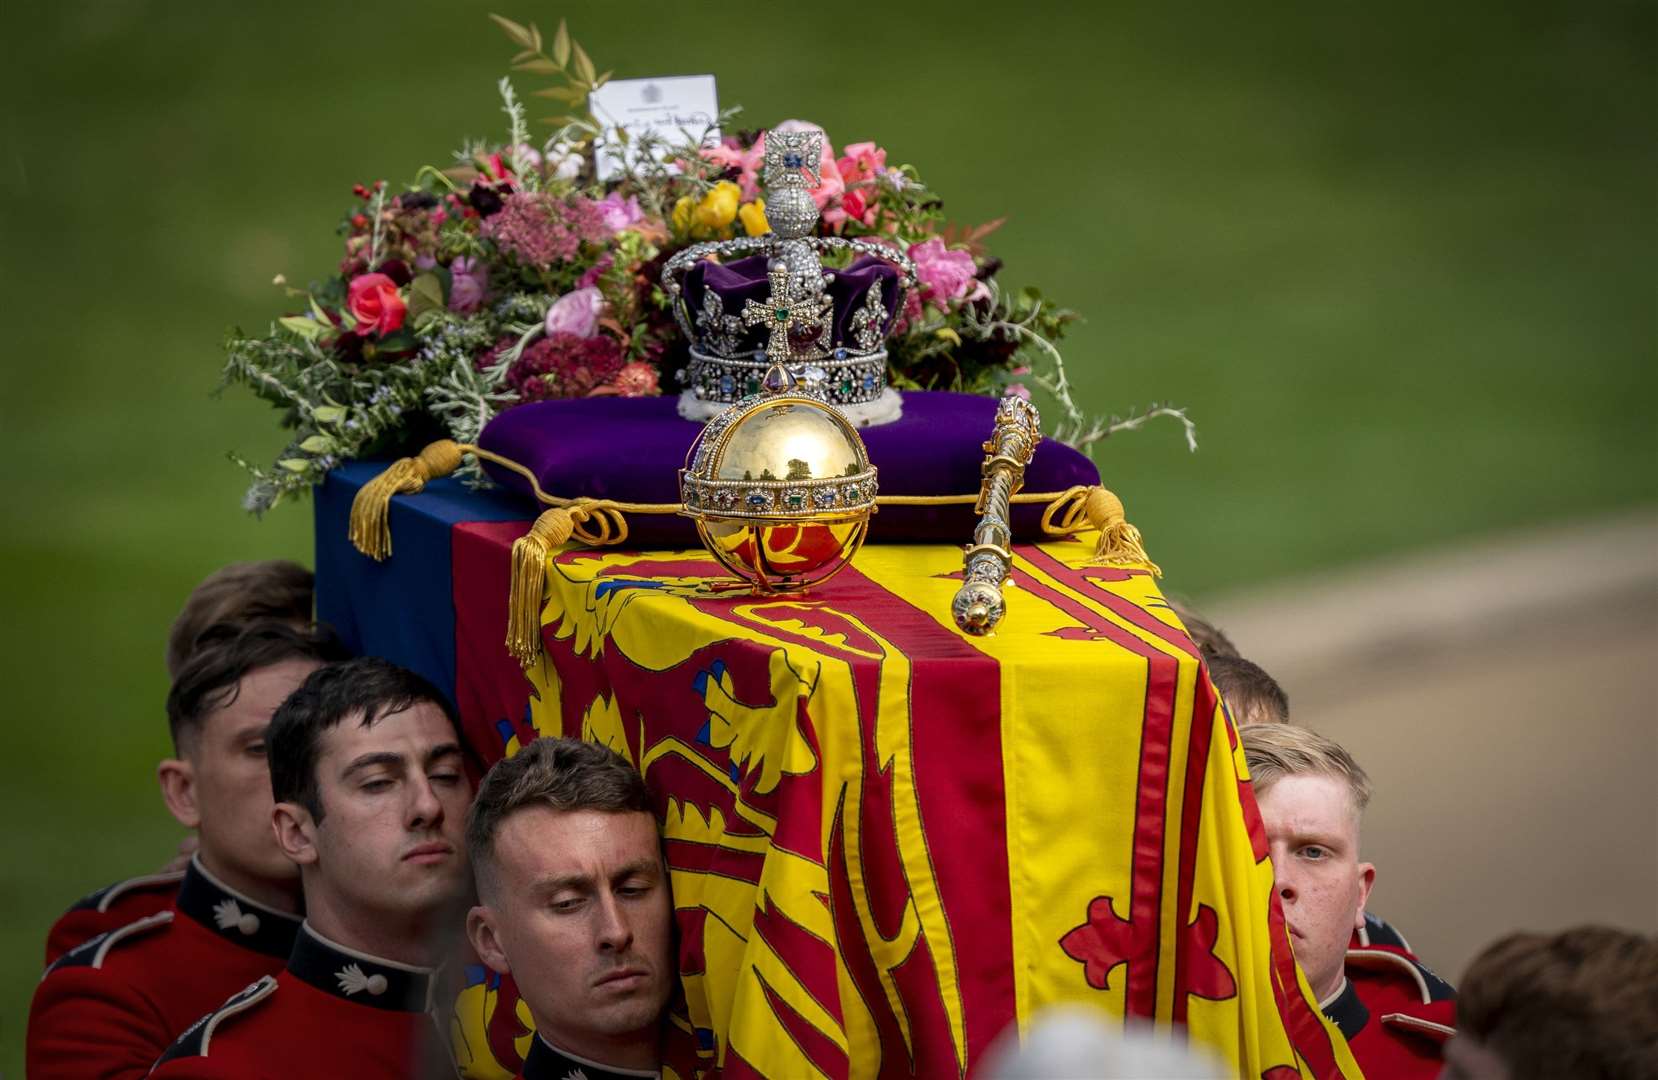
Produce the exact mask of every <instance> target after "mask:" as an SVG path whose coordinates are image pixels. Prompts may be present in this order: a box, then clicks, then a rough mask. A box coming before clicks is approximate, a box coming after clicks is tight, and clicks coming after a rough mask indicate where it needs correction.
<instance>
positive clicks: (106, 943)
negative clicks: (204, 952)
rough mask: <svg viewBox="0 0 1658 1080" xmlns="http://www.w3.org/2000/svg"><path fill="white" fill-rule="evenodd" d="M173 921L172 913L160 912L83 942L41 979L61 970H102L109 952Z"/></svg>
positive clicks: (56, 961) (55, 961) (53, 965)
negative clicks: (83, 968) (87, 968)
mask: <svg viewBox="0 0 1658 1080" xmlns="http://www.w3.org/2000/svg"><path fill="white" fill-rule="evenodd" d="M172 921H173V913H172V912H171V911H158V912H156V913H155V914H154V915H146V916H144V917H143V918H142V919H136V920H134V921H133V922H130V923H128V924H127V925H125V926H122V927H117V928H116V929H114V930H110V931H108V932H106V933H102V934H99V935H98V936H97V937H95V938H92V939H90V940H88V941H83V942H81V943H80V944H79V945H77V946H75V947H74V948H73V949H70V950H69V951H68V952H66V953H64V954H63V955H62V956H60V957H58V958H57V959H56V960H54V961H53V962H52V966H51V967H49V968H47V969H46V974H45V975H42V976H41V978H42V979H44V978H46V976H47V975H50V974H52V972H54V971H57V970H58V969H59V968H72V967H89V968H101V967H103V966H104V957H106V956H108V955H109V950H110V949H112V948H114V947H115V946H116V945H119V944H120V943H121V942H123V941H130V940H132V939H134V938H138V937H142V936H143V935H145V934H148V933H149V932H150V931H152V930H159V929H160V928H161V927H163V926H166V925H167V924H168V923H170V922H172Z"/></svg>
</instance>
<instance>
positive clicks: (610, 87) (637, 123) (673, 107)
mask: <svg viewBox="0 0 1658 1080" xmlns="http://www.w3.org/2000/svg"><path fill="white" fill-rule="evenodd" d="M587 105H588V108H589V109H591V110H592V111H593V117H594V119H596V120H597V121H598V122H599V125H600V126H601V127H604V128H607V129H608V128H621V129H623V130H624V131H626V132H627V133H628V140H629V145H628V146H627V147H621V146H618V145H616V143H615V141H614V140H613V139H611V140H606V141H604V142H602V143H600V145H599V146H598V148H597V150H598V169H599V179H600V180H601V181H603V180H610V179H613V178H614V177H616V176H617V175H619V174H621V173H623V172H626V171H627V167H628V161H629V160H630V159H629V157H626V156H624V151H626V152H627V153H628V154H631V153H632V152H633V149H632V148H633V146H634V145H635V144H636V143H637V141H638V137H639V136H640V135H642V134H644V133H645V132H648V131H650V132H655V133H656V134H657V135H658V136H660V137H661V138H662V139H664V140H665V141H667V142H668V143H669V144H671V145H675V146H683V145H684V143H685V141H686V139H695V138H699V137H701V136H702V135H703V134H704V132H706V133H707V134H708V138H709V140H711V141H714V142H717V141H718V140H719V137H720V133H719V131H718V129H716V128H715V126H714V122H715V120H717V119H718V118H719V115H720V98H719V93H718V92H717V91H716V90H715V88H714V76H712V75H670V76H667V77H664V78H660V79H612V80H611V81H610V82H607V83H605V84H604V85H603V86H601V87H599V88H598V89H597V90H595V91H593V92H592V93H591V94H589V95H587ZM666 149H667V148H666V147H661V148H658V150H657V153H656V155H655V156H656V158H657V160H658V161H660V160H662V158H663V157H664V156H665V153H664V151H665V150H666Z"/></svg>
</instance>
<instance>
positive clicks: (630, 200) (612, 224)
mask: <svg viewBox="0 0 1658 1080" xmlns="http://www.w3.org/2000/svg"><path fill="white" fill-rule="evenodd" d="M599 216H600V217H601V218H603V219H604V227H605V228H607V229H609V230H610V231H611V232H620V231H622V230H623V229H625V228H627V227H628V226H629V225H632V224H634V223H636V222H637V221H639V220H640V219H641V218H643V217H644V216H645V213H644V211H642V210H640V209H639V197H638V196H637V195H629V196H628V197H627V199H626V200H625V201H624V200H623V198H622V193H621V192H619V191H612V192H611V193H610V194H609V195H606V196H605V197H604V198H602V199H600V200H599Z"/></svg>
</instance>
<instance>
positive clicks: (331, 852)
mask: <svg viewBox="0 0 1658 1080" xmlns="http://www.w3.org/2000/svg"><path fill="white" fill-rule="evenodd" d="M465 763H466V762H465V756H464V751H463V750H462V743H461V738H460V731H459V722H458V720H457V718H456V716H455V712H454V709H453V707H452V706H451V705H450V704H449V702H448V701H447V700H446V699H445V698H444V696H443V693H442V692H441V691H440V690H438V688H437V687H435V686H433V685H432V684H431V683H429V682H427V681H426V680H425V679H423V678H421V677H420V676H419V675H416V674H415V673H414V672H412V671H408V670H406V669H404V668H400V667H398V666H397V665H395V664H392V663H389V662H387V661H385V660H380V659H377V658H373V657H363V658H360V659H357V660H349V661H346V662H345V663H341V664H332V665H330V666H328V667H325V668H321V669H319V670H317V671H315V672H313V673H312V674H311V676H310V677H309V678H308V679H306V680H305V682H304V684H303V685H302V686H300V688H299V689H298V690H296V691H294V693H293V694H292V695H290V696H289V698H288V700H286V701H284V702H283V703H282V707H281V708H279V709H278V710H277V711H276V717H275V719H273V720H272V721H271V732H270V776H271V788H272V790H273V792H274V794H275V796H276V808H275V811H274V814H273V818H272V820H274V822H275V826H276V836H277V841H278V843H280V844H281V846H282V849H283V851H284V852H285V853H286V854H287V856H288V858H289V859H292V860H293V861H294V863H295V864H297V865H298V866H299V867H300V869H301V873H302V875H303V877H304V882H305V907H306V912H307V917H308V918H309V919H310V920H311V922H312V923H313V925H315V926H316V928H317V930H318V931H319V932H321V933H322V934H324V935H325V936H328V937H333V938H335V939H336V940H339V941H341V943H342V944H346V945H353V946H354V947H360V948H364V949H365V950H367V951H371V952H377V954H378V955H381V956H387V957H389V958H391V959H398V958H399V956H398V955H397V954H399V953H404V954H406V953H407V952H408V951H409V949H411V948H416V947H417V944H416V943H418V942H427V941H428V937H427V936H428V934H429V933H430V931H431V929H432V924H433V922H434V920H437V919H441V918H442V917H443V916H444V915H445V914H446V913H447V912H448V911H450V910H451V908H452V906H453V905H455V904H456V903H458V902H460V901H461V900H462V898H463V897H464V896H465V895H466V894H467V893H468V892H469V889H470V885H471V875H470V873H469V871H468V868H467V862H466V848H465V840H464V832H465V819H466V807H467V804H468V803H469V802H470V801H471V798H472V784H471V781H470V779H469V778H468V776H467V773H466V769H465ZM267 827H269V826H268V825H267ZM428 944H429V942H428Z"/></svg>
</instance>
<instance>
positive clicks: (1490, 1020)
mask: <svg viewBox="0 0 1658 1080" xmlns="http://www.w3.org/2000/svg"><path fill="white" fill-rule="evenodd" d="M1459 1009H1460V1010H1461V1013H1462V1030H1461V1031H1459V1032H1458V1033H1457V1037H1456V1038H1455V1039H1452V1040H1451V1043H1450V1045H1449V1046H1448V1047H1446V1049H1445V1071H1444V1072H1443V1073H1442V1074H1441V1075H1442V1076H1444V1077H1446V1078H1447V1080H1533V1078H1553V1077H1561V1076H1569V1077H1573V1078H1574V1080H1613V1078H1614V1077H1616V1078H1617V1080H1655V1078H1658V937H1653V936H1651V935H1649V934H1638V933H1634V932H1632V931H1628V930H1618V929H1615V928H1613V927H1610V926H1577V927H1573V928H1572V929H1569V930H1562V931H1560V932H1558V933H1553V934H1533V933H1516V934H1509V935H1507V936H1506V937H1503V938H1500V939H1498V940H1497V941H1494V942H1492V943H1491V944H1490V945H1488V946H1487V947H1486V948H1485V950H1484V951H1483V952H1481V953H1480V954H1479V955H1478V956H1476V957H1475V958H1474V961H1473V963H1471V964H1469V965H1468V970H1467V971H1465V972H1464V973H1463V976H1462V1001H1461V1003H1460V1005H1459Z"/></svg>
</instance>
